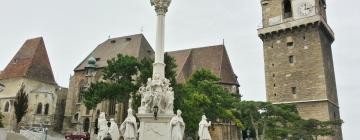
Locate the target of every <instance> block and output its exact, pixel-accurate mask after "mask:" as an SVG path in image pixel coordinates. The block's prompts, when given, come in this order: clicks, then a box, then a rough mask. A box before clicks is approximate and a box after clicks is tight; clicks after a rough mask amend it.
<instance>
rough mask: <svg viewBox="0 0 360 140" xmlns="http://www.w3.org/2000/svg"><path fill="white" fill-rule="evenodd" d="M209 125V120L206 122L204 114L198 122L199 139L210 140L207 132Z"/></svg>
mask: <svg viewBox="0 0 360 140" xmlns="http://www.w3.org/2000/svg"><path fill="white" fill-rule="evenodd" d="M210 126H211V121H210V122H207V118H206V116H205V115H203V116H202V120H201V121H200V123H199V132H198V133H199V138H200V140H211V136H210V133H209V127H210Z"/></svg>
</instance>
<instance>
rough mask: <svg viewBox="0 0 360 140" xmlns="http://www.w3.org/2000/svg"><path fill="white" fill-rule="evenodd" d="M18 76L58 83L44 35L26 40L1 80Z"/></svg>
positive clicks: (0, 75) (1, 75)
mask: <svg viewBox="0 0 360 140" xmlns="http://www.w3.org/2000/svg"><path fill="white" fill-rule="evenodd" d="M17 77H25V78H29V79H33V80H38V81H41V82H46V83H50V84H56V82H55V78H54V74H53V71H52V68H51V65H50V61H49V57H48V54H47V51H46V48H45V43H44V40H43V38H42V37H38V38H33V39H29V40H26V41H25V43H24V44H23V46H22V47H21V48H20V50H19V51H18V52H17V53H16V55H15V56H14V57H13V59H12V60H11V61H10V63H9V64H8V65H7V66H6V68H5V69H4V71H2V72H1V74H0V80H4V79H11V78H17Z"/></svg>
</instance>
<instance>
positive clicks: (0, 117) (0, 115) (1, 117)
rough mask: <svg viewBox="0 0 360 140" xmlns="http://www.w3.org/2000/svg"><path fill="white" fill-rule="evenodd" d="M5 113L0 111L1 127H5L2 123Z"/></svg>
mask: <svg viewBox="0 0 360 140" xmlns="http://www.w3.org/2000/svg"><path fill="white" fill-rule="evenodd" d="M3 117H4V116H3V115H2V114H1V112H0V128H4V124H3V123H2V119H3Z"/></svg>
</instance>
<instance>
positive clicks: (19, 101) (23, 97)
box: [14, 85, 28, 124]
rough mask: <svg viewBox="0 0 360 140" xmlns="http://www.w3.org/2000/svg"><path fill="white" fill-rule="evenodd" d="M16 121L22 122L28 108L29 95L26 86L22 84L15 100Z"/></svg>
mask: <svg viewBox="0 0 360 140" xmlns="http://www.w3.org/2000/svg"><path fill="white" fill-rule="evenodd" d="M14 108H15V116H16V123H17V124H18V123H19V122H21V119H22V118H23V117H24V116H25V114H26V113H27V109H28V95H27V94H26V92H25V86H24V85H22V86H21V88H20V90H19V91H18V93H17V95H16V99H15V102H14Z"/></svg>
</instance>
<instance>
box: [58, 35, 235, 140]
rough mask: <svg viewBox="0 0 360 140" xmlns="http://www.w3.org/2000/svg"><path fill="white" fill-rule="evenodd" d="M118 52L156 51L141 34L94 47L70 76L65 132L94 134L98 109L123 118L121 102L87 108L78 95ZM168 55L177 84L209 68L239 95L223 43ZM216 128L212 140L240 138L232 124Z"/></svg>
mask: <svg viewBox="0 0 360 140" xmlns="http://www.w3.org/2000/svg"><path fill="white" fill-rule="evenodd" d="M118 54H123V55H129V56H134V57H136V58H138V59H143V58H152V59H153V58H154V54H155V52H154V50H153V49H152V47H151V46H150V44H149V43H148V41H147V40H146V38H145V37H144V35H142V34H136V35H130V36H124V37H119V38H111V39H108V40H106V41H105V42H103V43H101V44H100V45H99V46H97V47H96V48H95V50H94V51H93V52H91V53H90V54H89V55H88V57H86V58H85V59H84V60H83V61H82V62H81V63H80V64H79V65H78V66H77V67H76V68H75V69H74V75H73V76H71V78H70V84H69V93H68V97H67V101H66V112H65V121H64V129H63V131H64V132H69V131H70V132H71V131H74V130H76V131H84V132H90V133H94V131H95V130H94V128H95V127H94V126H95V125H96V119H97V118H98V116H99V114H100V112H105V113H106V115H107V116H108V118H114V119H115V121H116V122H117V123H118V124H120V123H121V122H122V121H123V120H124V117H125V115H126V114H124V113H125V112H126V109H125V110H124V105H123V104H122V103H118V102H116V101H115V100H108V101H103V102H102V103H100V104H99V105H98V106H97V108H96V110H88V109H86V107H85V106H84V104H83V103H82V101H83V98H82V95H81V90H84V89H85V88H86V87H88V86H89V85H90V83H92V82H95V81H101V80H103V78H102V73H101V71H102V70H103V68H104V67H106V66H107V60H109V59H112V58H116V56H117V55H118ZM168 54H169V55H170V56H172V57H174V58H175V60H176V64H177V66H178V67H177V69H176V74H177V77H176V80H177V82H178V83H184V82H185V81H186V80H187V79H189V78H190V76H191V75H192V73H194V72H195V71H196V70H200V69H208V70H211V71H212V72H213V73H214V74H215V75H217V76H218V77H220V78H221V83H220V84H222V85H224V87H225V88H226V89H227V90H229V91H230V92H232V93H234V94H239V84H238V81H237V77H236V75H235V73H234V71H233V69H232V66H231V63H230V60H229V56H228V54H227V52H226V49H225V46H224V45H217V46H209V47H202V48H194V49H187V50H179V51H172V52H168ZM229 126H230V127H229ZM215 128H216V129H214V130H213V131H212V135H213V138H214V140H230V139H232V140H239V139H240V137H241V136H240V135H241V133H240V132H239V130H238V129H236V127H235V126H234V125H229V124H228V123H218V126H217V127H215Z"/></svg>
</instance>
